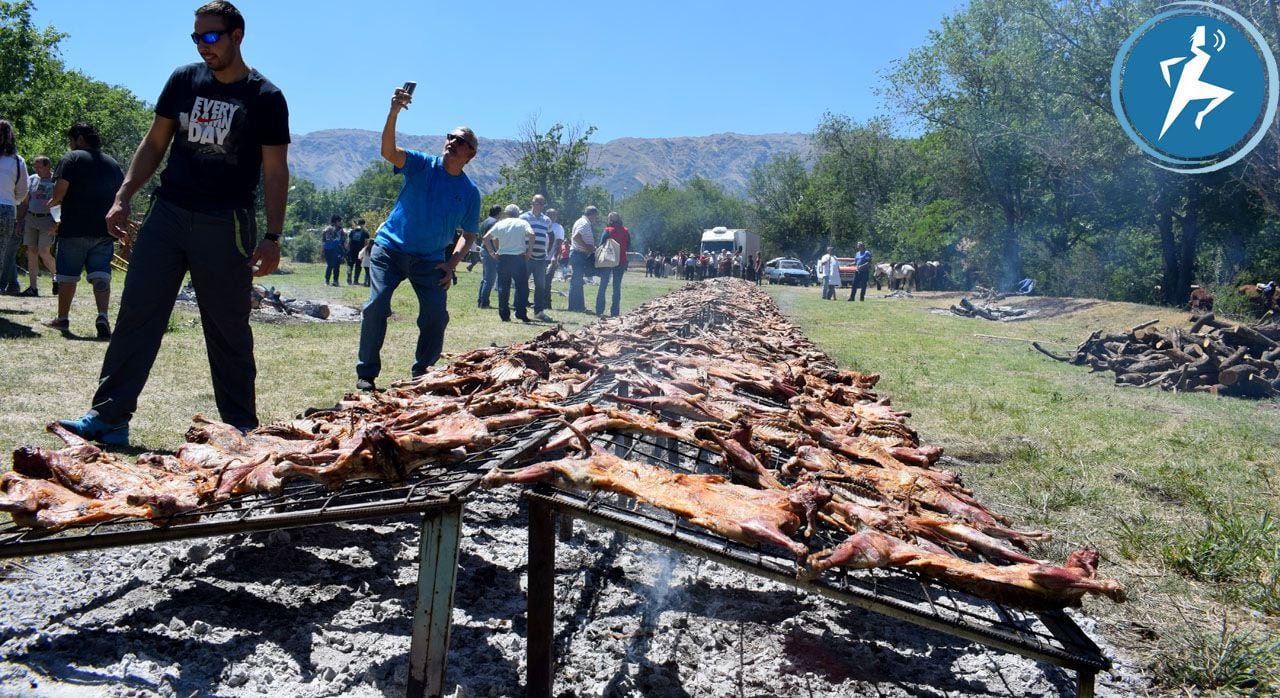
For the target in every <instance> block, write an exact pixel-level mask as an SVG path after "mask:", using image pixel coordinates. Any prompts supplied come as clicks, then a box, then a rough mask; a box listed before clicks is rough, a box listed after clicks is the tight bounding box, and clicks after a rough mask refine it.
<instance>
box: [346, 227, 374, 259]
mask: <svg viewBox="0 0 1280 698" xmlns="http://www.w3.org/2000/svg"><path fill="white" fill-rule="evenodd" d="M368 239H369V233H366V232H365V230H364V228H352V229H351V232H349V233H347V251H348V252H351V253H353V254H354V253H356V252H359V251H360V249H361V248H362V247H364V241H365V240H368Z"/></svg>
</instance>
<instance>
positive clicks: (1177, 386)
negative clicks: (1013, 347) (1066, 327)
mask: <svg viewBox="0 0 1280 698" xmlns="http://www.w3.org/2000/svg"><path fill="white" fill-rule="evenodd" d="M1190 321H1191V326H1190V327H1189V328H1187V329H1182V328H1177V327H1174V328H1169V329H1164V330H1161V329H1158V328H1157V327H1156V326H1155V325H1156V321H1155V320H1152V321H1150V322H1144V323H1142V324H1141V325H1137V326H1136V327H1133V328H1130V329H1129V330H1128V331H1127V332H1123V333H1107V332H1104V331H1102V330H1098V331H1097V332H1094V333H1093V334H1091V335H1089V338H1088V339H1086V340H1085V341H1084V342H1082V343H1081V344H1080V346H1079V347H1078V348H1077V349H1076V352H1075V354H1073V355H1071V356H1061V355H1058V354H1055V353H1053V352H1051V351H1049V350H1047V349H1045V348H1044V347H1042V346H1040V345H1039V344H1038V343H1035V342H1032V346H1034V347H1035V348H1036V349H1037V350H1039V351H1040V352H1041V353H1042V354H1045V355H1046V356H1049V357H1051V358H1054V359H1057V360H1058V361H1066V362H1069V363H1072V364H1075V365H1077V366H1086V365H1087V366H1089V367H1091V368H1092V369H1093V370H1094V371H1112V372H1114V373H1115V376H1116V385H1122V386H1137V387H1143V388H1150V387H1154V386H1159V387H1160V388H1161V389H1163V390H1174V391H1178V390H1191V391H1196V392H1208V393H1213V394H1217V395H1231V396H1237V397H1255V398H1257V397H1276V396H1277V395H1280V324H1274V323H1272V324H1265V325H1242V324H1237V323H1231V322H1224V321H1222V320H1219V319H1217V318H1215V317H1214V315H1213V313H1205V314H1203V315H1193V316H1191V318H1190Z"/></svg>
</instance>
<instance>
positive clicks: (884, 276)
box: [871, 262, 893, 291]
mask: <svg viewBox="0 0 1280 698" xmlns="http://www.w3.org/2000/svg"><path fill="white" fill-rule="evenodd" d="M871 276H872V278H874V279H875V282H876V290H877V291H879V290H880V284H881V282H883V283H884V285H886V286H888V285H889V280H890V279H891V278H892V277H893V265H892V264H889V263H888V262H881V263H880V264H877V265H876V266H875V269H873V270H872V272H871Z"/></svg>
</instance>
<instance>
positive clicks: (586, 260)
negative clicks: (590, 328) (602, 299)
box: [569, 250, 596, 312]
mask: <svg viewBox="0 0 1280 698" xmlns="http://www.w3.org/2000/svg"><path fill="white" fill-rule="evenodd" d="M569 261H570V263H572V264H573V277H572V278H571V279H569V310H576V311H579V312H585V311H586V309H587V302H586V299H585V298H583V294H582V285H583V284H585V283H586V282H587V274H590V273H591V272H592V271H594V270H595V266H596V264H595V258H593V257H592V256H591V253H590V252H579V251H577V250H574V251H573V253H572V254H570V255H569Z"/></svg>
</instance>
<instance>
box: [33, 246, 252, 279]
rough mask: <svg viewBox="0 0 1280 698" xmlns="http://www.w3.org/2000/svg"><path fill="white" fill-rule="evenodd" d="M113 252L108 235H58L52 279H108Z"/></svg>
mask: <svg viewBox="0 0 1280 698" xmlns="http://www.w3.org/2000/svg"><path fill="white" fill-rule="evenodd" d="M255 242H256V241H255ZM115 253H116V239H115V238H113V237H111V236H109V235H104V236H102V237H93V238H81V237H70V238H64V237H60V238H58V257H57V259H56V260H54V261H55V266H57V268H58V270H57V272H55V273H54V275H53V280H54V281H58V282H66V283H71V284H74V283H76V282H78V281H80V275H81V274H84V275H85V278H86V279H88V280H89V281H94V280H97V279H105V280H107V281H110V280H111V258H112V257H114V256H115Z"/></svg>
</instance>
